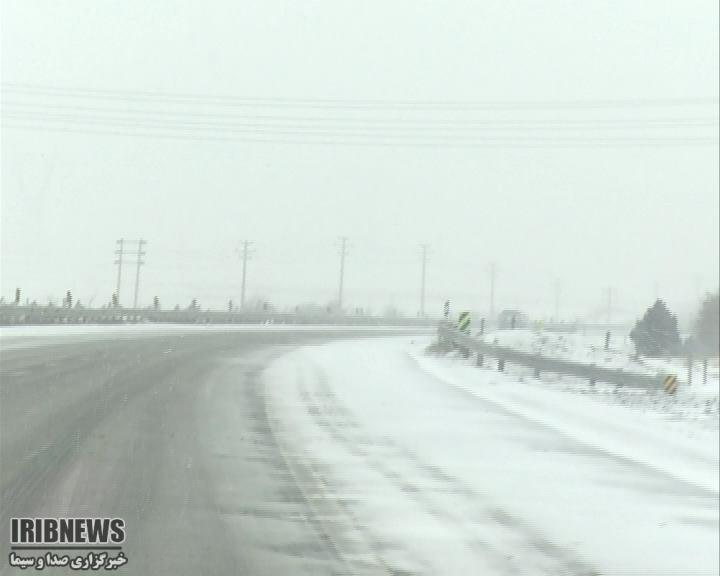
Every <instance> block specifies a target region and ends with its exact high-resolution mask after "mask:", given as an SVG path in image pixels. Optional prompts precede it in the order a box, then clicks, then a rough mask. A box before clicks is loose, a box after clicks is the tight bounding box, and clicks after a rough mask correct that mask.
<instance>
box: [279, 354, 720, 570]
mask: <svg viewBox="0 0 720 576" xmlns="http://www.w3.org/2000/svg"><path fill="white" fill-rule="evenodd" d="M413 350H417V347H415V349H413V347H408V345H407V341H395V342H390V341H386V342H379V341H375V342H368V343H364V344H363V345H358V344H352V343H335V344H332V345H328V346H325V347H322V348H306V349H303V350H300V351H297V352H295V353H293V354H291V355H288V356H285V357H284V358H281V359H280V360H278V361H277V362H276V363H275V364H274V366H273V369H272V370H271V371H269V372H268V373H267V374H266V391H267V394H268V405H269V408H270V410H271V414H272V422H273V425H274V426H275V427H276V429H277V430H278V431H279V433H278V434H277V436H278V437H279V438H282V439H283V440H284V442H283V449H284V451H285V452H286V453H287V454H290V455H293V456H291V457H290V458H289V460H291V461H292V460H295V463H294V468H295V473H296V476H297V477H298V478H299V479H301V480H300V481H299V483H298V484H299V485H300V486H303V487H304V488H303V490H304V492H305V494H306V497H307V498H308V500H309V501H311V502H313V503H315V511H316V513H317V514H318V515H319V516H320V517H322V518H324V519H325V520H324V521H325V523H326V525H327V526H329V527H330V529H329V530H328V532H329V533H331V534H333V540H334V543H335V545H336V547H337V549H338V550H339V551H340V552H341V553H342V557H343V558H344V559H345V560H346V562H347V564H348V566H349V571H350V572H352V573H365V572H367V573H377V571H378V570H380V571H381V572H387V573H412V574H548V575H561V574H617V575H625V574H688V575H689V574H717V570H718V443H717V430H716V429H715V430H713V429H709V430H705V429H699V430H693V431H692V432H689V433H688V431H687V430H686V429H685V428H683V427H678V426H676V423H673V422H663V421H658V420H657V419H653V418H651V417H648V416H647V415H646V414H643V413H641V412H637V411H634V410H630V409H628V408H626V407H622V406H618V407H615V406H608V405H604V404H602V403H598V401H597V400H595V399H593V398H583V397H574V396H573V395H570V394H566V393H562V392H554V391H550V390H543V389H538V388H534V387H530V386H524V385H523V384H522V383H520V382H517V381H516V380H514V379H513V378H512V377H511V376H505V375H499V374H498V373H497V372H493V371H491V370H478V369H476V368H473V367H470V366H457V365H455V364H453V363H452V362H449V361H446V360H437V359H432V358H425V357H423V356H422V355H419V354H417V352H413ZM408 351H410V353H409V352H408Z"/></svg>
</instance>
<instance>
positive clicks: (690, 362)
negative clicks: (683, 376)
mask: <svg viewBox="0 0 720 576" xmlns="http://www.w3.org/2000/svg"><path fill="white" fill-rule="evenodd" d="M687 368H688V377H687V383H688V386H690V385H691V384H692V371H693V357H692V354H688V358H687Z"/></svg>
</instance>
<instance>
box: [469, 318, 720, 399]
mask: <svg viewBox="0 0 720 576" xmlns="http://www.w3.org/2000/svg"><path fill="white" fill-rule="evenodd" d="M483 340H484V341H485V342H487V343H490V344H491V343H497V344H499V345H501V346H509V347H511V348H516V349H518V350H523V351H526V352H534V353H537V354H542V355H544V356H550V357H553V358H562V359H563V360H570V361H575V362H580V363H584V364H597V365H598V366H604V367H608V368H622V369H623V370H627V371H629V372H641V373H647V374H657V373H665V374H675V375H677V378H678V383H679V387H678V390H679V395H680V396H681V397H682V398H684V399H686V400H687V399H689V398H692V399H694V400H697V401H698V402H699V403H701V404H702V403H705V402H707V401H710V403H711V404H712V403H713V402H714V403H715V405H717V398H718V390H719V389H720V368H719V367H718V357H717V356H716V357H714V358H708V360H707V374H706V378H705V380H704V381H703V364H702V360H701V359H699V358H696V359H695V360H694V361H693V363H692V367H693V370H692V379H691V382H690V385H688V374H689V372H688V361H687V358H684V357H675V358H636V357H635V350H634V348H633V345H632V341H631V340H630V338H629V336H628V335H627V334H626V333H623V332H613V333H611V337H610V347H609V350H605V332H604V331H600V330H594V331H593V330H589V331H578V332H572V333H558V332H542V331H534V330H499V331H497V332H490V333H487V334H485V335H484V336H483ZM715 410H717V408H715Z"/></svg>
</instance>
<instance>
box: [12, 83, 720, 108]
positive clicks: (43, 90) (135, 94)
mask: <svg viewBox="0 0 720 576" xmlns="http://www.w3.org/2000/svg"><path fill="white" fill-rule="evenodd" d="M2 91H3V92H6V93H16V94H18V93H19V94H35V95H46V96H54V97H76V98H86V99H87V98H95V99H105V100H125V101H130V100H138V101H153V100H154V101H157V102H169V101H174V102H204V103H209V102H212V103H213V104H215V105H219V106H258V107H259V106H267V107H309V108H348V109H358V108H375V109H379V108H386V109H391V110H397V109H415V110H419V109H431V110H459V109H463V110H538V109H546V110H557V109H570V108H576V109H590V108H599V109H608V108H649V107H676V106H702V105H714V104H716V103H717V101H718V99H717V97H685V98H626V99H593V100H577V99H575V100H534V101H530V100H527V101H510V100H508V101H473V100H388V99H340V98H268V97H237V96H218V95H209V94H188V93H176V92H153V91H139V90H134V91H133V90H102V89H83V88H67V87H58V86H47V85H45V86H43V85H31V84H18V83H10V82H3V83H2Z"/></svg>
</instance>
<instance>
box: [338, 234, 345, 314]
mask: <svg viewBox="0 0 720 576" xmlns="http://www.w3.org/2000/svg"><path fill="white" fill-rule="evenodd" d="M346 254H347V236H341V237H340V286H339V287H338V310H339V311H341V312H342V305H343V283H344V281H345V255H346Z"/></svg>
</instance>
